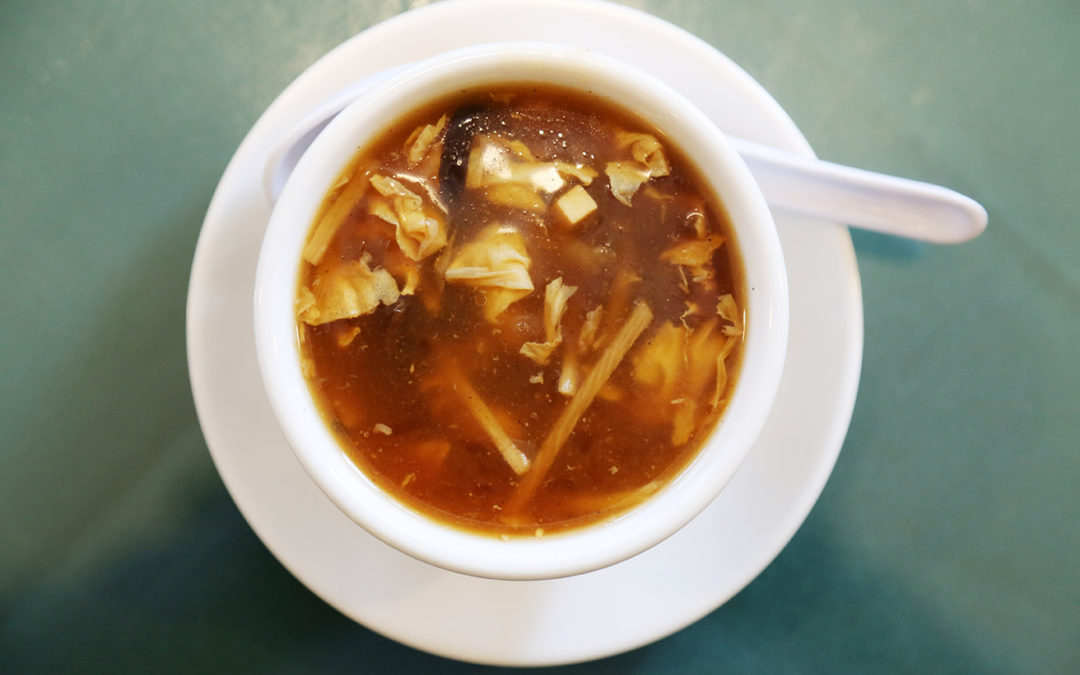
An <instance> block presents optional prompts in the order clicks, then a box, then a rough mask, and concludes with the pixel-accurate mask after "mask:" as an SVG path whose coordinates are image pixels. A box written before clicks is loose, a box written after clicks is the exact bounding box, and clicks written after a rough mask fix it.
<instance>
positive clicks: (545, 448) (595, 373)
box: [504, 302, 653, 515]
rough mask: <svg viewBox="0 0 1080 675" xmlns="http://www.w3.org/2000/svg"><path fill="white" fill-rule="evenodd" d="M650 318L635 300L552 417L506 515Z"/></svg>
mask: <svg viewBox="0 0 1080 675" xmlns="http://www.w3.org/2000/svg"><path fill="white" fill-rule="evenodd" d="M652 320H653V313H652V310H651V309H649V306H648V305H647V304H645V303H644V302H638V303H637V304H636V305H634V309H633V311H632V312H631V313H630V317H629V318H628V319H627V320H626V323H624V324H623V325H622V328H620V329H619V332H618V333H617V334H616V335H615V338H614V339H613V340H612V341H611V343H610V344H609V345H608V347H607V349H606V350H604V353H603V354H602V355H601V356H600V359H599V360H598V361H597V362H596V365H595V366H593V368H592V370H590V371H589V374H588V375H587V376H586V377H585V381H584V382H582V383H581V388H580V389H578V391H577V393H576V394H574V397H573V398H572V399H570V402H569V403H567V404H566V407H565V408H563V411H562V414H560V415H559V419H557V420H556V421H555V426H554V427H552V428H551V431H550V432H548V435H547V437H546V438H545V439H544V442H543V444H542V445H541V446H540V451H539V452H538V453H537V454H536V457H535V458H533V463H532V468H531V469H530V470H529V472H528V473H526V474H525V477H524V478H523V479H522V481H521V484H520V485H518V488H517V491H516V492H514V494H513V496H511V497H510V501H509V502H508V503H507V505H506V507H505V509H504V511H505V512H506V513H507V514H508V515H513V514H515V513H517V512H518V511H519V510H520V509H521V507H522V506H524V505H525V502H527V501H529V499H530V498H531V497H532V496H533V493H535V492H536V489H537V488H538V487H540V483H541V482H542V481H543V480H544V477H545V476H546V475H547V472H548V469H550V468H551V465H552V463H554V461H555V458H556V457H557V456H558V454H559V451H560V450H561V449H562V446H563V444H564V443H566V439H568V438H570V433H571V432H572V431H573V430H574V427H575V426H577V423H578V421H579V420H580V419H581V416H582V415H584V414H585V411H586V410H588V409H589V406H590V405H592V402H593V399H595V398H596V395H597V394H598V393H600V390H601V389H602V388H603V387H604V385H605V384H607V381H608V379H609V378H611V374H612V373H614V372H615V369H616V368H618V367H619V364H620V363H621V362H622V360H623V357H625V356H626V352H628V351H630V347H632V346H633V344H634V342H636V341H637V339H638V337H639V336H640V335H641V333H642V332H643V331H644V330H645V329H646V328H647V327H648V325H649V324H650V323H652Z"/></svg>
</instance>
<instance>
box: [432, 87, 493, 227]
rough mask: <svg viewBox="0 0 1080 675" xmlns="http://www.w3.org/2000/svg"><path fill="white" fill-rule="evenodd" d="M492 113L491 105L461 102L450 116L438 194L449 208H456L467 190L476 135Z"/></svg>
mask: <svg viewBox="0 0 1080 675" xmlns="http://www.w3.org/2000/svg"><path fill="white" fill-rule="evenodd" d="M490 113H491V110H490V108H488V106H485V105H483V104H480V103H470V104H467V105H463V106H461V107H460V108H458V109H457V110H455V111H454V114H453V115H451V116H450V122H449V123H448V124H447V127H446V137H445V139H444V141H443V151H442V159H441V161H440V163H439V197H441V198H442V201H443V203H444V204H446V208H448V209H450V211H453V210H454V207H455V205H456V204H457V202H458V200H459V199H460V198H461V193H462V192H464V190H465V175H466V174H467V173H468V170H469V151H470V149H471V148H472V142H473V137H474V136H475V135H476V134H477V133H478V132H479V131H481V130H483V128H484V126H485V125H486V124H487V122H488V120H489V119H490Z"/></svg>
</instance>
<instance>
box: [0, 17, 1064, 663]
mask: <svg viewBox="0 0 1080 675" xmlns="http://www.w3.org/2000/svg"><path fill="white" fill-rule="evenodd" d="M411 4H412V5H420V4H426V3H423V2H414V3H411ZM629 4H631V5H633V6H635V7H638V8H641V9H645V10H647V11H649V12H652V13H654V14H656V15H659V16H660V17H662V18H664V19H667V20H669V21H671V22H673V23H674V24H676V25H679V26H681V27H683V28H685V29H687V30H689V31H691V32H693V33H695V34H696V35H698V36H700V37H701V38H703V39H704V40H706V41H708V42H709V43H711V44H713V45H715V46H716V47H717V48H719V49H720V50H721V51H723V52H724V53H726V54H727V55H728V56H730V57H731V58H732V59H734V60H735V61H736V62H737V63H739V64H740V65H741V66H742V67H743V68H745V69H746V70H747V71H748V72H749V73H750V74H751V75H753V76H754V77H756V78H757V79H758V80H759V81H760V82H761V83H762V84H763V85H764V86H765V87H766V88H768V89H769V91H770V92H771V93H772V94H773V95H774V96H775V97H776V99H777V100H778V101H779V102H780V103H781V104H782V105H783V106H784V107H785V108H786V110H787V111H788V112H789V114H790V115H791V117H792V118H793V119H794V120H795V122H796V123H797V124H798V125H799V126H800V127H801V128H802V130H803V131H804V133H805V134H806V136H807V137H808V139H809V140H810V142H811V144H812V145H813V146H814V148H815V150H816V151H817V152H818V154H819V155H821V156H823V157H826V158H829V159H833V160H836V161H840V162H844V163H849V164H854V165H859V166H864V167H867V168H872V169H876V170H880V171H885V172H890V173H896V174H900V175H906V176H910V177H917V178H921V179H924V180H929V181H934V182H940V183H943V184H945V185H948V186H951V187H953V188H955V189H958V190H960V191H962V192H965V193H968V194H970V195H972V196H973V197H975V198H976V199H978V200H979V201H981V202H982V203H983V204H984V205H985V206H986V208H987V210H988V211H989V214H990V226H989V229H988V231H987V232H986V233H985V234H984V235H983V236H982V237H980V238H979V239H978V240H976V241H974V242H972V243H968V244H965V245H961V246H952V247H937V246H929V245H920V244H914V243H910V242H906V241H901V240H898V239H893V238H889V237H885V236H881V235H871V234H866V233H854V234H853V238H854V242H855V248H856V252H857V255H858V261H859V269H860V272H861V276H862V286H863V293H864V302H865V331H866V338H865V354H864V361H863V372H862V380H861V384H860V390H859V397H858V402H857V404H856V407H855V411H854V417H853V420H852V422H851V427H850V431H849V433H848V435H847V439H846V442H845V443H844V447H843V451H842V453H841V455H840V459H839V462H838V464H837V465H836V468H835V471H834V473H833V475H832V477H831V479H830V481H829V482H828V484H827V485H826V488H825V490H824V493H823V494H822V496H821V499H820V501H819V502H818V504H817V505H816V506H815V508H814V510H813V511H812V513H811V514H810V517H809V518H808V520H807V521H806V523H805V524H804V526H803V527H802V528H801V530H800V531H799V532H798V534H797V535H796V536H795V538H794V539H793V540H792V542H791V543H790V544H789V545H788V546H787V548H786V549H785V550H784V551H783V552H782V553H781V554H780V556H779V557H778V558H777V559H776V560H775V561H774V562H773V563H772V564H771V565H770V566H769V567H768V568H767V569H766V570H765V571H764V572H763V573H762V574H761V575H760V577H758V578H757V579H756V580H755V581H754V582H753V583H751V584H750V585H749V586H748V587H747V588H746V589H745V590H743V591H742V592H741V593H739V594H738V595H737V596H736V597H735V598H734V599H733V600H731V601H730V602H728V603H727V604H726V605H724V606H722V607H721V608H719V609H717V610H716V611H714V612H712V613H711V614H710V615H708V616H707V617H706V618H704V619H702V620H701V621H699V622H697V623H695V624H693V625H692V626H690V627H689V628H687V629H685V630H683V631H681V632H679V633H677V634H675V635H673V636H671V637H668V638H666V639H664V640H661V641H659V642H657V643H655V644H652V645H649V646H647V647H643V648H640V649H637V650H635V651H632V652H629V653H626V654H622V655H618V656H615V657H612V658H609V659H604V660H601V661H596V662H593V663H586V664H578V665H574V666H568V667H566V670H567V671H570V672H612V673H615V672H617V673H623V672H642V673H651V672H656V673H660V672H665V673H667V672H680V671H681V672H705V671H710V672H740V673H742V672H823V673H838V672H847V671H852V672H964V673H967V672H990V673H993V672H1002V673H1077V672H1080V452H1078V450H1080V200H1078V198H1077V195H1078V194H1080V169H1078V167H1080V163H1078V161H1077V156H1078V153H1080V132H1078V122H1077V120H1078V111H1080V3H1077V2H1076V0H1055V1H1051V0H1047V1H1045V2H1017V1H1012V0H966V1H960V0H944V1H941V0H920V1H917V2H891V1H890V2H886V1H873V2H851V0H816V1H813V2H804V1H799V0H762V1H753V2H752V1H750V0H745V1H744V0H724V1H716V2H712V1H707V0H697V1H694V0H637V1H635V2H630V3H629ZM409 7H410V3H408V2H405V1H404V0H351V1H344V0H306V1H304V2H300V1H291V0H273V1H271V2H264V1H256V0H240V1H235V2H227V3H226V2H209V1H207V0H198V1H194V2H171V3H170V2H156V1H151V0H123V1H121V0H97V1H91V2H71V1H54V2H30V1H25V2H20V1H18V0H16V1H9V2H4V3H3V4H2V5H0V221H2V223H0V224H2V230H0V270H2V277H0V278H2V280H3V283H2V285H0V312H2V315H3V319H2V323H0V364H2V368H3V370H2V373H3V376H2V378H0V672H3V673H13V672H57V673H66V672H83V671H102V672H128V671H135V672H184V673H191V672H215V671H241V672H244V671H250V672H260V673H266V672H305V673H308V672H339V671H340V672H353V671H355V670H364V671H382V670H385V671H388V672H390V671H393V672H401V671H420V672H425V671H431V672H462V671H471V670H473V669H474V667H473V666H467V665H464V664H458V663H455V662H451V661H447V660H444V659H441V658H438V657H434V656H431V655H428V654H425V653H422V652H419V651H415V650H412V649H410V648H407V647H404V646H401V645H398V644H396V643H394V642H392V641H390V640H387V639H385V638H383V637H380V636H378V635H376V634H375V633H373V632H371V631H369V630H368V629H366V628H363V627H361V626H359V625H357V624H355V623H353V622H352V621H350V620H349V619H347V618H345V617H343V616H342V615H340V614H338V613H337V612H336V611H335V610H333V609H331V608H330V607H329V606H327V605H326V604H324V603H323V602H322V601H321V600H320V599H318V598H317V597H316V596H314V595H313V594H312V593H310V592H309V591H308V590H307V589H306V588H305V587H304V586H303V585H302V584H300V583H299V582H298V581H297V580H296V579H294V578H293V577H292V576H291V575H290V574H289V573H288V572H287V571H286V570H285V569H284V568H283V567H282V566H281V565H280V564H279V563H278V562H277V561H276V559H275V558H274V557H273V556H272V555H271V554H270V553H269V552H268V551H267V549H266V548H265V547H264V546H263V545H262V543H261V542H260V541H259V539H258V538H257V537H256V536H255V535H254V534H253V533H252V531H251V530H250V529H249V527H248V526H247V524H246V523H245V521H244V520H243V518H242V517H241V516H240V514H239V512H238V511H237V509H236V507H235V506H234V505H233V503H232V501H231V500H230V498H229V496H228V493H227V492H226V490H225V488H224V486H223V485H222V483H221V480H220V479H219V477H218V475H217V473H216V472H215V470H214V466H213V464H212V462H211V459H210V455H209V453H208V451H207V448H206V444H205V442H204V440H203V437H202V434H201V432H200V428H199V424H198V421H197V419H196V416H195V411H194V406H193V403H192V398H191V390H190V387H189V384H188V379H187V363H186V359H185V338H184V306H185V298H186V292H187V281H188V274H189V272H190V267H191V260H192V255H193V249H194V245H195V241H196V238H197V236H198V234H199V228H200V225H201V222H202V219H203V216H204V214H205V211H206V208H207V204H208V202H209V200H210V197H211V194H212V192H213V190H214V187H215V185H216V183H217V181H218V179H219V177H220V176H221V174H222V172H223V170H224V168H225V165H226V163H227V162H228V160H229V158H230V156H231V155H232V153H233V152H234V150H235V149H236V147H237V145H238V144H239V143H240V141H241V139H242V138H243V137H244V134H245V133H246V132H247V130H248V129H249V128H250V126H251V125H252V124H253V123H254V121H255V120H256V119H257V118H258V117H259V115H260V114H261V113H262V111H263V110H264V109H265V107H266V106H267V105H268V104H269V103H270V102H271V101H272V100H273V99H274V98H275V96H276V95H277V94H278V93H279V92H280V91H281V90H282V88H284V87H285V86H286V85H287V84H288V83H289V82H290V81H291V80H292V79H293V78H294V77H296V76H297V75H298V74H299V73H300V72H302V71H303V69H304V68H305V67H307V66H308V65H309V64H311V63H312V62H313V61H314V60H315V59H316V58H318V57H319V56H320V55H321V54H322V53H324V52H325V51H326V50H328V49H330V48H331V47H333V46H334V45H336V44H338V43H340V42H342V41H343V40H345V39H346V38H348V37H350V36H351V35H353V34H355V33H357V32H359V31H362V30H364V29H365V28H367V27H369V26H371V25H372V24H374V23H376V22H378V21H380V20H383V19H386V18H388V17H390V16H393V15H395V14H397V13H400V12H402V11H406V10H407V9H409Z"/></svg>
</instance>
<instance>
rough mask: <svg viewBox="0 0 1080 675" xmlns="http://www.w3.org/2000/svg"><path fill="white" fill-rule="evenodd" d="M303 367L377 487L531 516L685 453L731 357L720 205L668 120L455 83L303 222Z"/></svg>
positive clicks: (521, 520)
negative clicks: (307, 226)
mask: <svg viewBox="0 0 1080 675" xmlns="http://www.w3.org/2000/svg"><path fill="white" fill-rule="evenodd" d="M302 258H303V260H302V261H301V263H300V265H301V270H300V281H299V284H298V289H297V300H296V313H297V335H298V340H299V348H300V353H301V362H302V365H303V368H304V374H305V377H306V378H307V381H308V383H309V387H310V389H311V391H312V394H313V396H314V398H315V400H316V401H317V403H318V405H319V407H320V410H321V412H322V415H323V417H324V418H325V419H326V421H327V424H328V425H329V426H330V428H331V429H332V430H333V432H334V434H335V435H336V436H337V438H338V439H339V440H340V442H341V445H342V447H343V449H344V451H345V452H346V453H348V455H349V457H350V458H351V459H352V460H353V462H354V463H355V464H356V465H357V466H358V467H359V468H360V469H361V470H362V471H363V472H364V473H365V474H366V475H367V476H368V477H369V478H370V479H371V480H372V481H374V482H375V483H376V484H378V485H379V486H380V487H381V488H382V489H384V490H385V491H386V492H388V493H390V494H392V495H394V496H395V497H396V498H397V499H399V500H400V501H401V502H403V503H404V504H406V505H408V506H409V507H411V508H412V509H415V510H416V511H418V512H421V513H423V514H425V515H427V516H429V517H431V518H434V519H437V520H439V521H440V522H444V523H447V524H450V525H453V526H456V527H461V528H465V529H469V530H472V531H481V532H489V533H493V534H499V535H502V536H516V535H528V536H541V535H543V534H544V533H550V532H556V531H559V530H564V529H567V528H571V527H578V526H582V525H586V524H590V523H594V522H597V521H600V520H605V519H608V518H612V517H615V516H617V515H618V514H620V513H623V512H625V511H626V510H628V509H630V508H632V507H634V506H635V505H637V504H638V503H640V502H641V501H642V500H644V499H646V498H647V497H649V496H650V495H652V494H654V493H655V492H656V491H658V490H659V489H660V488H661V487H662V486H663V485H664V483H665V482H666V481H668V480H670V479H672V478H673V477H674V476H676V475H677V474H678V472H679V471H680V470H681V469H682V468H683V467H685V466H686V464H687V463H688V462H689V461H690V460H691V459H692V458H693V457H694V455H695V454H696V452H697V450H698V449H699V448H700V447H701V445H702V443H703V442H704V441H705V439H706V437H707V436H708V434H709V432H710V431H711V429H712V428H713V427H714V426H715V424H716V422H717V420H718V419H719V416H720V415H721V413H722V411H723V409H724V406H725V403H726V401H727V399H728V398H729V395H730V392H731V389H732V386H733V383H734V379H735V375H736V374H737V371H738V365H739V359H740V355H741V345H742V340H743V325H744V321H743V313H744V302H743V297H744V289H743V288H742V287H741V270H740V267H739V261H738V257H737V250H736V246H735V242H734V241H733V239H732V234H731V227H730V223H728V221H727V216H726V214H725V212H724V209H723V206H722V204H720V203H719V202H718V201H717V199H716V197H715V196H714V195H712V194H711V192H710V191H709V190H708V189H707V187H706V183H705V181H704V180H702V178H701V176H699V175H698V174H697V172H696V170H695V169H694V167H693V166H692V165H691V164H690V163H689V162H688V161H687V159H686V158H685V157H684V156H683V155H682V153H681V152H680V151H679V150H678V149H677V148H675V147H673V146H672V145H671V144H670V143H669V142H667V141H666V140H665V139H664V137H663V136H662V134H661V133H659V132H658V131H657V130H655V129H652V128H650V127H649V125H647V124H645V123H643V122H642V121H641V120H640V119H638V118H636V117H635V116H633V115H632V114H630V113H628V112H626V111H623V110H621V109H619V108H617V107H615V106H613V105H612V104H611V103H610V102H607V101H605V100H603V99H601V98H599V97H595V96H592V95H589V94H587V93H583V92H577V91H570V90H564V89H560V88H554V87H540V86H538V87H533V86H527V87H524V86H518V87H507V88H499V89H495V90H490V89H489V90H484V91H465V92H461V93H459V94H457V95H454V96H452V97H448V98H445V99H442V100H439V101H436V102H434V103H432V104H431V105H429V106H426V107H425V108H423V109H421V110H419V111H417V112H415V113H414V114H411V115H409V116H408V117H406V118H404V119H402V120H399V121H397V122H396V123H394V124H393V125H392V126H390V127H389V128H387V129H386V130H385V131H384V133H382V134H380V135H379V136H378V139H377V140H376V141H375V142H374V143H373V144H372V145H371V146H370V147H367V148H363V149H362V150H361V151H360V152H359V153H358V155H357V157H356V158H355V159H354V161H353V162H352V163H351V165H350V167H349V169H348V170H347V171H345V172H344V173H343V174H342V176H341V177H340V179H339V180H338V181H337V184H336V185H334V186H333V187H332V189H331V190H330V192H329V194H328V195H327V197H326V199H325V201H324V203H323V206H322V208H321V210H320V213H319V215H318V217H317V218H316V219H315V222H314V223H313V225H312V228H311V231H310V232H309V234H308V237H307V240H306V243H305V246H304V249H303V254H302Z"/></svg>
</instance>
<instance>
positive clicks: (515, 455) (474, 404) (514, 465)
mask: <svg viewBox="0 0 1080 675" xmlns="http://www.w3.org/2000/svg"><path fill="white" fill-rule="evenodd" d="M451 374H452V375H453V389H454V391H456V392H457V394H458V396H460V397H461V400H462V402H464V403H465V406H466V407H467V408H468V409H469V412H471V413H472V415H473V417H475V418H476V421H477V422H478V423H479V424H480V426H481V427H483V429H484V432H485V433H486V434H487V435H488V437H489V438H490V439H491V442H492V443H494V444H495V447H496V448H497V449H498V450H499V452H500V453H501V454H502V456H503V458H504V459H506V463H507V464H509V465H510V468H511V469H513V470H514V473H516V474H517V475H519V476H520V475H521V474H523V473H525V472H526V471H527V470H528V469H529V458H528V457H526V456H525V453H523V452H522V451H521V450H519V449H518V447H517V445H515V444H514V441H513V440H512V439H511V438H510V436H509V435H507V433H506V431H504V430H503V428H502V427H501V426H500V425H499V421H498V420H496V419H495V415H494V414H493V413H492V412H491V408H489V407H488V406H487V404H486V403H484V399H482V398H480V394H478V393H477V392H476V390H475V389H473V386H472V385H471V384H469V381H468V380H467V379H465V376H464V375H462V374H461V373H460V372H459V371H458V370H457V368H456V367H455V368H454V369H453V370H452V371H451Z"/></svg>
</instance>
